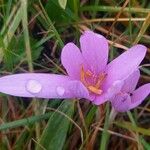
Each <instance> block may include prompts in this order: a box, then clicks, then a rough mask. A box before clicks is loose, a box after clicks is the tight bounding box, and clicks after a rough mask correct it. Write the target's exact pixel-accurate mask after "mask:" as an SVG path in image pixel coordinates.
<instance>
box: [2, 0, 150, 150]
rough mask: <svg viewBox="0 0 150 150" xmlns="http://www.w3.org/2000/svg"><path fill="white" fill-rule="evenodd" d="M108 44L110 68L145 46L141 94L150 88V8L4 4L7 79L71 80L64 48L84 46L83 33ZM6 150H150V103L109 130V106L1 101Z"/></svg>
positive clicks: (84, 1) (56, 1) (35, 0)
mask: <svg viewBox="0 0 150 150" xmlns="http://www.w3.org/2000/svg"><path fill="white" fill-rule="evenodd" d="M87 29H91V30H93V31H95V32H97V33H100V34H102V35H104V36H105V37H107V39H108V40H109V41H108V42H109V45H110V56H109V57H110V60H113V59H114V58H116V57H117V56H118V55H119V54H121V53H122V52H124V51H126V50H127V48H128V47H131V46H132V45H134V44H137V43H141V44H144V45H145V46H147V47H148V50H147V55H146V57H145V59H144V60H143V62H142V64H141V66H140V70H141V79H140V83H139V85H138V86H140V85H142V84H144V83H149V82H150V68H149V66H150V2H149V0H145V1H140V0H133V1H132V0H121V1H119V0H113V1H109V0H101V1H100V0H93V1H90V0H80V1H79V0H66V1H65V0H64V1H61V0H31V1H28V2H27V1H26V0H20V1H16V0H8V1H4V0H1V1H0V62H1V65H0V73H1V76H3V75H8V74H13V73H24V72H45V73H59V74H65V70H64V68H63V67H62V65H61V62H60V54H61V49H62V47H63V46H64V44H66V43H68V42H71V41H72V42H74V43H76V44H77V45H78V46H79V38H80V35H81V33H83V31H85V30H87ZM0 108H1V109H0V149H2V150H7V149H8V150H12V149H15V150H20V149H24V150H25V149H28V150H31V149H37V150H61V149H66V150H68V149H71V150H72V149H73V150H74V149H87V150H92V149H100V150H105V149H110V150H111V149H113V150H114V149H140V150H141V149H143V150H144V149H147V150H149V149H150V98H149V97H148V98H147V99H146V100H145V101H144V102H143V104H142V105H140V106H139V107H137V108H136V109H134V110H132V111H131V112H127V113H119V114H117V116H116V119H115V120H114V122H113V124H112V125H111V126H110V125H109V121H108V120H109V115H110V109H111V106H110V104H109V103H106V104H103V105H101V106H94V105H92V104H91V103H89V102H88V101H86V100H80V101H79V100H77V99H76V100H63V101H62V100H57V99H55V100H50V101H48V100H45V99H27V98H18V97H12V96H8V95H3V94H1V95H0Z"/></svg>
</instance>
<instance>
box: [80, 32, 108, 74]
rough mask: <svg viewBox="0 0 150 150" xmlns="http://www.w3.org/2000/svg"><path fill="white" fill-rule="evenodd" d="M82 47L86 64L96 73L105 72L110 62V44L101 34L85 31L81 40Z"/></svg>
mask: <svg viewBox="0 0 150 150" xmlns="http://www.w3.org/2000/svg"><path fill="white" fill-rule="evenodd" d="M80 45H81V50H82V54H83V57H84V59H85V63H86V64H87V65H88V68H89V69H90V70H91V71H92V72H95V73H100V71H103V69H104V68H105V66H106V64H107V60H108V42H107V40H106V38H104V37H103V36H102V35H100V34H96V33H94V32H92V31H85V32H84V34H83V35H82V36H81V38H80Z"/></svg>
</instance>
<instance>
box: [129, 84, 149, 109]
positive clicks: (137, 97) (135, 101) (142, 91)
mask: <svg viewBox="0 0 150 150" xmlns="http://www.w3.org/2000/svg"><path fill="white" fill-rule="evenodd" d="M149 94H150V83H148V84H145V85H143V86H141V87H139V88H138V89H137V90H135V91H134V92H133V93H132V96H131V99H132V104H131V106H130V109H132V108H134V107H137V106H138V105H140V104H141V103H142V102H143V100H144V99H145V98H146V97H147V96H148V95H149Z"/></svg>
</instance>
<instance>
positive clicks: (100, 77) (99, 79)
mask: <svg viewBox="0 0 150 150" xmlns="http://www.w3.org/2000/svg"><path fill="white" fill-rule="evenodd" d="M106 75H107V74H106V73H102V74H100V76H99V78H98V80H97V83H96V85H95V87H96V88H99V87H100V86H101V84H102V81H103V80H104V79H105V77H106Z"/></svg>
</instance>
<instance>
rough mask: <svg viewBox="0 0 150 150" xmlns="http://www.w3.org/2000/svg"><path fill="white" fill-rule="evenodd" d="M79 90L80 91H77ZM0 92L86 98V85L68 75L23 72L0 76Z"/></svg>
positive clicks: (22, 95) (29, 95)
mask: <svg viewBox="0 0 150 150" xmlns="http://www.w3.org/2000/svg"><path fill="white" fill-rule="evenodd" d="M79 91H80V92H79ZM0 92H2V93H6V94H9V95H13V96H20V97H38V98H76V97H77V98H87V97H88V96H89V93H88V90H87V89H86V87H85V86H84V85H83V84H82V83H81V82H80V81H77V80H72V79H70V77H69V76H64V75H56V74H44V73H24V74H16V75H8V76H5V77H1V78H0Z"/></svg>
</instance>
